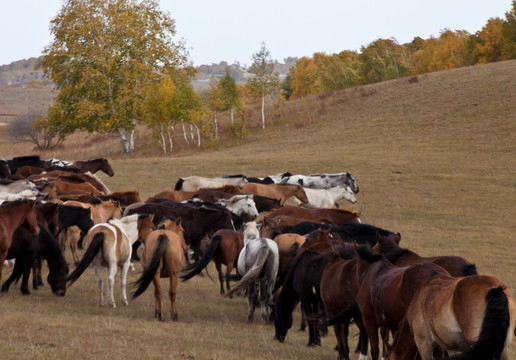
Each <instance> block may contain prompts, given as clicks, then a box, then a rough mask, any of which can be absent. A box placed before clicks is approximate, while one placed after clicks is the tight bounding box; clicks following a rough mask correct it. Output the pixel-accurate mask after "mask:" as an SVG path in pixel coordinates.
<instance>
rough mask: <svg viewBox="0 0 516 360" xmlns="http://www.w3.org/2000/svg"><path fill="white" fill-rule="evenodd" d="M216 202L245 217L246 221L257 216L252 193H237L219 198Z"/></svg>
mask: <svg viewBox="0 0 516 360" xmlns="http://www.w3.org/2000/svg"><path fill="white" fill-rule="evenodd" d="M217 204H220V205H222V206H225V207H226V208H227V209H228V210H230V211H232V212H234V213H235V214H237V215H239V216H242V217H244V218H246V219H247V220H248V221H250V220H254V219H256V218H257V217H258V209H257V208H256V204H255V202H254V200H253V195H249V194H238V195H235V196H233V197H231V198H229V199H219V200H217Z"/></svg>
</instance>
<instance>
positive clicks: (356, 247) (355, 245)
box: [353, 242, 359, 254]
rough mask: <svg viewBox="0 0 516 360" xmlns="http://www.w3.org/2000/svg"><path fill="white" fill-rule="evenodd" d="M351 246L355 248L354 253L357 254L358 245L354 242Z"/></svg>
mask: <svg viewBox="0 0 516 360" xmlns="http://www.w3.org/2000/svg"><path fill="white" fill-rule="evenodd" d="M353 246H354V247H355V251H356V253H357V254H358V248H359V245H358V244H357V243H356V242H354V243H353Z"/></svg>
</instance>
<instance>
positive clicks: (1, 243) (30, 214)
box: [0, 200, 39, 282]
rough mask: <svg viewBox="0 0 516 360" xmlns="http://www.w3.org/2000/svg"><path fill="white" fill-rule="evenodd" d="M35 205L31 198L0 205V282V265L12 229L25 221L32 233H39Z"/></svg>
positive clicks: (5, 253)
mask: <svg viewBox="0 0 516 360" xmlns="http://www.w3.org/2000/svg"><path fill="white" fill-rule="evenodd" d="M35 205H36V203H35V201H33V200H16V201H10V202H4V203H3V204H2V205H1V206H0V282H1V280H2V267H3V266H4V260H5V259H6V257H7V252H8V251H9V248H10V247H11V243H12V240H13V234H14V231H15V230H16V229H17V228H18V227H19V226H20V225H22V224H24V223H25V224H26V226H27V227H28V229H29V231H30V232H31V233H32V234H33V235H38V234H39V226H38V220H37V213H36V208H35Z"/></svg>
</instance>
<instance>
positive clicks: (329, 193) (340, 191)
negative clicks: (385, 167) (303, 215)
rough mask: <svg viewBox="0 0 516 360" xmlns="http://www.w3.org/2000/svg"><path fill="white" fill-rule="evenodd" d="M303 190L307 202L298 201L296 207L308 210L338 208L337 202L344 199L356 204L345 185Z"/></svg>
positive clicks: (353, 196) (349, 189)
mask: <svg viewBox="0 0 516 360" xmlns="http://www.w3.org/2000/svg"><path fill="white" fill-rule="evenodd" d="M304 190H305V193H306V197H307V198H308V201H307V202H306V203H302V202H300V201H299V204H298V205H299V206H303V207H306V208H309V209H321V208H331V207H334V206H337V207H338V202H339V201H340V200H341V199H346V200H348V201H349V202H350V203H352V204H354V203H356V202H357V198H356V197H355V193H354V192H353V190H351V188H350V187H349V186H347V185H340V186H335V187H332V188H329V189H311V188H305V189H304ZM295 202H297V201H295Z"/></svg>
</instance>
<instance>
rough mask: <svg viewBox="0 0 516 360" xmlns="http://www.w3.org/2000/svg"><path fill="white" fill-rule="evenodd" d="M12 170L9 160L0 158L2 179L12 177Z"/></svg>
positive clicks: (0, 175)
mask: <svg viewBox="0 0 516 360" xmlns="http://www.w3.org/2000/svg"><path fill="white" fill-rule="evenodd" d="M11 175H12V174H11V170H10V169H9V164H8V163H7V160H5V159H1V158H0V179H7V178H10V177H11Z"/></svg>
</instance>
